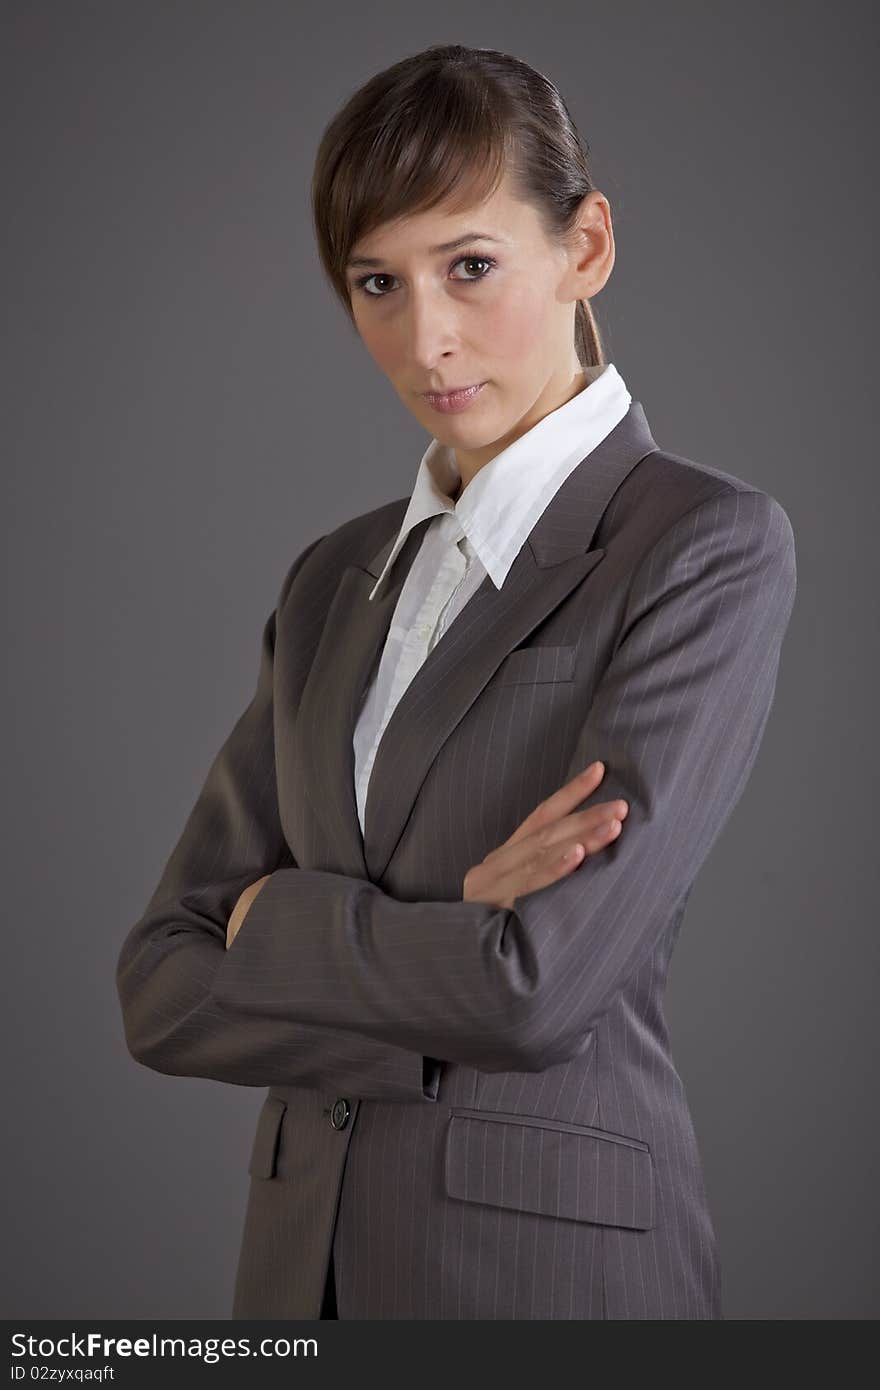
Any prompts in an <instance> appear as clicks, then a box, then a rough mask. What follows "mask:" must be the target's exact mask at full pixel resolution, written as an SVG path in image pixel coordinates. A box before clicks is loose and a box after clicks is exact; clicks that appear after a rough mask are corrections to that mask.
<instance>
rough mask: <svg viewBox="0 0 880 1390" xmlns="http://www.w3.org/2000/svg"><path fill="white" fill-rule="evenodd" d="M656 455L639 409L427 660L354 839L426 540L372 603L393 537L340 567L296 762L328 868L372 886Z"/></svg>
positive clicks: (303, 709)
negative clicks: (357, 750) (457, 733)
mask: <svg viewBox="0 0 880 1390" xmlns="http://www.w3.org/2000/svg"><path fill="white" fill-rule="evenodd" d="M656 448H657V445H656V444H655V442H654V440H653V438H652V437H651V433H650V430H649V428H648V424H647V421H646V419H645V415H644V411H643V410H642V407H641V405H640V404H639V402H638V401H633V402H632V403H631V404H630V408H629V411H628V412H627V414H626V415H625V416H624V418H623V419H622V420H621V421H620V423H619V424H618V425H617V426H616V427H615V428H614V429H613V430H612V431H611V433H610V434H608V435H607V436H606V437H605V439H604V440H602V442H601V443H600V444H599V445H598V446H597V447H596V448H595V449H594V450H593V451H592V452H591V453H590V454H589V455H587V457H586V458H585V459H584V460H583V461H582V462H581V463H580V464H579V465H578V467H577V468H575V469H574V470H573V471H572V472H571V473H570V474H569V476H568V478H567V479H566V480H565V482H564V483H563V485H562V486H561V487H560V489H559V490H558V491H557V493H556V495H555V496H554V497H553V499H552V500H551V502H550V503H549V505H548V506H547V507H546V509H545V511H544V513H543V514H542V516H541V517H540V518H539V520H538V522H537V524H536V525H535V526H534V528H533V529H532V532H531V534H530V535H529V537H528V540H527V541H526V543H525V544H524V545H523V547H522V549H521V550H520V552H519V554H518V555H517V557H516V560H515V561H514V563H513V565H512V566H511V569H510V572H509V573H508V575H507V578H506V579H505V582H504V584H503V585H502V587H501V589H496V588H495V585H494V583H493V582H492V580H491V578H490V577H489V576H488V575H487V576H486V578H485V579H484V581H483V583H482V584H481V585H480V587H479V589H477V591H476V593H474V594H473V595H472V597H471V598H470V600H469V601H468V603H467V604H466V605H465V607H464V608H463V609H462V611H461V612H460V613H459V614H458V615H457V616H456V618H455V619H454V620H453V622H452V623H451V624H450V625H449V627H448V628H447V629H446V631H445V632H444V633H443V635H442V637H441V638H440V639H439V641H438V642H437V644H436V646H435V647H434V648H433V649H432V651H430V652H429V653H428V656H427V657H426V658H425V660H424V662H423V663H422V665H421V666H420V667H419V669H418V671H417V672H416V674H415V676H414V677H413V679H412V680H411V682H410V684H409V686H408V687H407V689H406V690H405V691H404V693H403V695H402V696H401V698H400V700H399V701H398V703H397V705H396V707H395V709H394V712H393V714H392V716H391V718H390V720H389V721H388V724H387V725H386V727H385V731H384V733H383V735H382V739H381V741H380V743H379V747H378V749H377V752H376V757H375V760H374V763H373V768H372V771H371V775H370V781H369V787H368V794H367V803H366V812H365V834H364V836H363V837H362V836H361V831H360V824H359V821H358V815H357V802H356V798H355V790H354V750H353V742H352V740H353V736H354V729H355V724H356V721H357V716H358V711H359V709H360V704H361V697H362V695H363V694H364V691H365V689H366V686H367V682H368V680H369V679H370V678H371V676H372V672H373V668H374V664H375V662H376V660H377V659H378V657H379V655H380V653H381V650H382V647H383V646H384V642H385V638H386V636H387V634H388V629H389V627H390V625H391V619H392V616H393V614H394V609H395V607H396V604H397V600H398V598H399V597H400V592H401V590H402V588H403V584H404V582H405V580H406V576H407V574H408V572H409V568H410V565H411V564H412V562H413V559H414V558H415V555H416V553H417V551H418V548H419V546H420V544H421V540H422V537H423V535H424V527H425V526H426V525H427V524H428V523H424V524H423V525H420V526H418V527H416V528H415V530H414V531H413V532H411V534H410V535H409V536H408V537H407V542H406V545H405V546H404V547H403V549H402V550H401V553H400V555H399V556H398V557H397V560H396V562H395V564H394V566H393V568H392V570H391V572H390V573H389V575H388V576H386V580H385V583H384V584H383V586H382V588H381V589H380V591H379V593H378V594H377V595H376V598H375V599H373V600H372V601H370V599H369V594H370V592H371V591H372V589H373V587H374V585H375V583H376V579H377V578H378V576H379V574H380V573H381V570H382V566H383V565H384V563H385V560H386V559H387V556H388V554H389V552H390V550H391V547H392V545H393V543H394V540H395V537H396V534H397V533H396V530H395V532H394V533H393V534H392V535H391V536H389V537H388V538H387V540H386V541H385V542H384V543H383V545H382V547H381V548H380V550H379V551H378V553H377V554H376V555H374V556H373V557H372V558H371V559H370V560H369V562H368V563H367V564H366V565H365V566H360V565H354V564H352V565H348V566H347V567H346V569H345V570H344V571H343V575H342V579H341V581H340V584H339V587H338V589H337V591H336V594H335V595H334V598H333V602H332V604H331V606H330V610H329V612H328V615H327V619H326V622H325V624H324V629H323V632H322V635H321V640H320V643H319V645H318V649H317V651H316V654H315V658H314V661H313V663H312V667H311V670H310V672H309V676H308V679H307V681H306V684H305V687H304V689H303V692H302V697H301V701H300V711H299V718H298V720H297V729H298V737H297V759H298V765H299V767H300V769H301V775H302V778H303V783H304V792H305V794H306V796H307V799H308V801H309V803H310V805H311V806H312V808H313V809H314V811H315V813H316V814H317V815H318V816H319V817H320V819H321V821H322V824H323V826H324V829H325V831H326V832H327V835H328V836H329V838H330V842H331V844H332V845H333V850H334V854H333V866H332V867H333V869H334V870H335V871H336V872H338V873H346V874H349V875H350V876H352V877H356V878H369V879H370V880H371V881H372V882H379V880H380V879H381V878H382V875H383V874H384V872H385V869H386V868H387V866H388V862H389V860H390V859H391V856H392V855H393V853H394V850H395V848H396V847H397V844H398V842H399V840H400V837H401V835H402V834H403V831H404V828H405V826H406V822H407V820H408V818H409V815H410V813H411V811H412V808H413V804H414V802H415V800H416V798H417V796H418V794H419V790H420V788H421V786H422V783H423V782H424V780H425V777H426V775H427V773H428V771H429V769H430V767H431V764H432V763H433V761H434V759H435V758H436V756H437V754H438V752H439V751H440V749H441V747H442V746H443V744H444V742H445V741H446V739H447V738H449V736H450V734H451V733H452V732H453V730H454V729H455V727H456V725H457V724H458V722H459V720H460V719H462V718H463V716H464V714H465V713H466V712H467V710H468V709H469V708H470V706H471V705H472V704H473V702H474V700H476V698H477V696H478V695H479V694H480V691H481V690H482V689H483V687H484V686H485V685H486V683H487V681H488V680H489V679H490V677H491V676H492V675H493V673H494V672H495V671H496V670H497V668H498V666H499V665H500V663H501V662H502V661H503V659H504V657H505V656H507V654H508V653H509V652H510V651H512V650H513V648H514V647H516V646H517V645H518V644H519V643H520V642H522V641H524V640H525V639H526V638H527V637H528V635H529V633H530V632H532V631H533V629H534V628H536V627H537V626H538V625H539V624H540V623H542V622H543V621H544V619H545V618H546V617H547V616H548V615H549V614H550V613H551V612H552V611H553V610H554V608H556V607H557V606H558V605H559V604H560V603H561V602H562V601H563V599H564V598H565V597H566V596H567V595H568V594H569V593H571V591H572V589H574V587H575V586H576V585H577V584H579V583H580V582H581V581H582V580H583V579H585V578H586V576H587V575H588V574H589V573H590V571H591V570H593V569H594V568H595V567H596V566H597V565H598V564H599V563H600V562H601V560H602V557H603V555H604V553H605V552H604V550H603V549H602V548H601V547H593V546H592V541H593V537H594V535H595V532H596V529H597V527H598V525H599V522H600V521H601V519H602V515H603V513H604V511H605V509H606V507H607V506H608V503H609V502H610V500H611V498H612V496H613V495H614V493H615V492H616V491H617V489H618V487H619V486H620V484H621V483H622V482H623V479H624V478H625V477H626V475H627V474H628V473H629V472H630V470H631V469H632V468H634V467H635V465H636V464H637V463H638V462H640V460H641V459H642V458H644V457H645V455H646V454H648V453H650V452H652V451H653V450H655V449H656Z"/></svg>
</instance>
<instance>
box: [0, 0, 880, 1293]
mask: <svg viewBox="0 0 880 1390" xmlns="http://www.w3.org/2000/svg"><path fill="white" fill-rule="evenodd" d="M2 27H3V31H4V32H3V50H4V52H5V59H4V62H3V67H4V71H3V73H2V79H3V80H2V83H0V92H2V96H0V100H2V107H3V110H2V114H3V120H2V132H3V134H2V138H3V142H4V171H3V187H4V192H5V195H6V196H5V198H4V203H5V204H6V208H5V212H4V217H3V222H2V237H3V256H2V274H3V286H2V288H3V303H4V307H5V334H4V342H3V354H4V356H3V364H2V366H3V384H4V387H5V395H6V399H5V402H4V409H3V425H4V433H5V436H6V442H5V448H4V451H3V453H4V465H5V466H4V479H5V483H6V500H5V505H4V508H3V515H4V518H5V523H6V524H5V536H4V541H5V555H6V562H7V574H6V579H7V585H6V595H7V601H6V605H5V625H4V626H5V632H4V646H5V653H6V658H7V682H6V690H5V696H4V700H5V706H6V708H5V719H4V728H5V729H6V731H7V733H8V737H7V740H6V749H5V773H4V783H5V797H4V834H3V845H4V849H5V855H4V858H5V863H4V869H3V883H4V899H5V912H4V925H5V936H6V945H5V950H4V965H5V970H4V984H5V988H4V995H5V999H6V1007H5V1010H4V1038H3V1046H4V1053H5V1062H6V1065H5V1067H4V1074H5V1078H6V1115H5V1119H6V1126H5V1129H6V1143H5V1144H4V1146H3V1182H4V1190H5V1192H6V1195H7V1199H8V1202H7V1206H8V1215H7V1219H6V1223H5V1226H6V1230H7V1239H6V1245H5V1260H4V1266H3V1293H2V1315H3V1316H5V1317H17V1318H22V1317H27V1318H85V1317H95V1316H100V1317H101V1318H105V1319H106V1318H123V1317H143V1318H159V1317H167V1316H178V1317H183V1316H192V1317H226V1316H227V1315H228V1310H229V1306H230V1300H231V1291H232V1280H233V1274H234V1265H235V1259H236V1255H237V1251H238V1242H239V1238H240V1233H241V1222H242V1219H243V1214H244V1203H245V1197H246V1189H247V1179H246V1164H247V1152H248V1147H249V1144H250V1140H251V1136H252V1133H253V1124H254V1119H255V1116H256V1112H257V1109H258V1106H259V1103H260V1101H261V1099H262V1097H263V1094H264V1092H263V1091H262V1090H260V1091H254V1092H253V1093H250V1092H249V1089H245V1088H240V1089H239V1088H230V1087H228V1086H223V1085H220V1084H218V1083H214V1082H207V1081H202V1080H197V1079H190V1078H172V1077H165V1076H161V1075H159V1074H156V1073H153V1072H150V1071H148V1070H146V1069H145V1068H142V1067H139V1066H138V1065H137V1064H136V1063H135V1062H133V1061H132V1060H131V1059H130V1057H129V1056H128V1053H127V1051H126V1049H125V1045H124V1041H123V1036H122V1025H121V1017H120V1013H119V1009H118V1004H117V1000H116V994H115V985H114V968H115V961H116V955H117V952H118V949H119V947H120V945H121V942H122V939H123V936H124V935H125V933H126V931H127V930H128V927H129V926H130V925H131V923H133V922H134V920H135V919H136V918H137V917H138V916H139V915H140V913H141V911H142V910H143V906H144V904H145V902H146V900H147V898H148V896H149V894H150V893H151V891H152V889H153V887H154V885H155V883H156V882H157V881H158V877H159V874H160V871H161V868H162V866H163V864H164V861H165V858H166V856H167V855H168V853H169V852H170V850H171V848H172V845H173V844H174V842H175V840H176V838H177V836H178V834H179V833H180V831H181V829H182V827H183V823H184V820H185V817H186V815H187V813H188V811H189V809H190V807H191V805H192V803H193V801H194V800H195V797H196V795H197V793H198V790H199V787H200V786H201V783H202V780H203V778H204V775H205V773H206V772H207V768H208V766H209V764H210V761H211V759H212V758H213V756H214V754H215V752H216V751H217V749H218V748H219V746H220V744H221V743H222V741H223V739H224V738H225V736H226V734H227V733H228V731H229V729H230V728H231V726H232V724H233V722H234V721H235V719H236V718H237V717H238V714H239V713H240V712H241V711H242V709H243V708H244V706H245V705H246V704H247V702H248V701H249V699H250V697H251V694H252V693H253V689H254V686H255V683H256V674H257V662H258V649H259V638H260V632H261V628H262V623H263V621H264V619H265V617H266V615H267V613H268V612H269V610H270V609H271V607H272V604H273V603H274V601H275V597H276V593H277V589H278V586H279V585H280V582H281V579H282V577H283V575H284V573H285V571H286V569H287V567H288V565H289V564H290V562H291V561H292V559H293V558H294V557H295V556H296V555H297V554H298V553H299V551H300V550H301V549H302V548H303V547H304V546H305V545H306V544H307V543H308V542H309V541H310V540H312V539H314V538H315V537H316V536H318V535H319V534H322V533H324V532H325V531H327V530H328V529H330V528H331V527H333V526H336V525H337V524H339V523H340V522H342V521H343V520H345V519H346V518H348V517H350V516H353V515H355V514H357V513H360V512H362V511H366V510H368V509H370V508H372V507H374V506H378V505H379V504H380V503H382V502H384V501H388V500H390V499H391V498H394V497H400V496H403V495H404V494H406V493H408V492H409V490H410V488H411V486H412V483H413V480H414V477H415V470H416V467H417V464H418V460H419V458H420V456H421V453H422V451H423V449H424V448H425V446H426V444H427V436H426V435H425V434H424V432H423V431H422V430H421V428H420V426H419V425H418V424H417V423H416V421H415V420H414V419H413V418H412V417H410V416H409V415H408V414H407V413H406V412H405V411H404V409H403V407H402V405H401V403H400V401H399V400H398V398H397V397H396V396H395V395H394V392H393V390H392V388H391V387H390V385H389V384H388V383H387V382H386V381H385V379H384V377H382V375H381V373H380V372H379V371H378V369H377V368H376V367H375V366H374V364H373V363H372V361H371V359H370V358H369V356H368V354H367V352H366V350H365V349H364V348H363V347H362V345H361V344H360V342H359V341H358V339H357V337H356V336H355V334H354V333H353V331H352V330H351V329H349V327H348V325H347V323H346V321H345V320H344V317H343V315H342V312H341V310H340V309H339V308H338V306H337V305H336V303H335V302H334V301H333V300H332V298H331V296H330V292H329V289H328V288H327V287H326V286H325V284H324V282H323V280H322V278H321V275H320V272H319V268H318V261H317V254H316V251H315V248H314V245H313V240H312V232H311V226H310V222H309V210H308V182H309V178H310V175H311V170H312V163H313V160H314V155H315V151H316V148H317V142H318V139H319V136H320V133H321V130H322V129H323V127H324V125H325V123H326V122H327V121H328V120H329V119H330V117H331V116H332V114H333V113H334V111H335V110H336V109H337V108H338V106H339V105H340V104H341V103H342V102H343V101H344V100H345V99H346V98H347V96H348V95H349V94H350V93H351V91H353V90H354V88H355V87H356V86H357V85H359V84H360V83H361V82H362V81H364V80H365V79H366V78H367V77H368V76H369V75H371V74H372V73H373V72H375V71H377V70H378V69H379V68H381V67H384V66H386V65H387V64H388V63H390V62H393V61H395V60H396V59H397V58H400V57H403V56H404V55H406V54H408V53H413V52H416V51H417V50H419V49H421V48H423V47H425V46H427V45H428V44H429V43H434V42H463V43H468V44H473V45H478V46H486V47H497V48H502V49H506V50H508V51H510V52H512V53H515V54H516V55H518V56H520V57H522V58H524V59H525V60H526V61H528V62H530V63H531V64H532V65H533V66H535V67H537V68H539V69H540V70H542V71H544V72H546V73H547V74H548V75H549V76H550V77H551V78H552V79H553V80H554V81H555V82H556V83H557V85H558V86H559V88H560V90H561V92H562V94H563V96H564V97H565V99H566V101H567V102H568V104H569V107H570V109H571V111H572V114H573V115H574V118H575V120H576V122H577V124H578V126H579V128H580V130H581V133H582V135H583V136H584V137H585V138H586V139H587V140H588V141H589V143H590V146H591V150H592V158H593V172H594V178H595V182H596V185H597V187H599V188H601V189H602V190H603V192H605V193H606V195H607V196H608V198H609V201H610V203H611V208H612V214H613V219H614V226H615V234H616V242H617V262H616V265H615V269H614V272H613V275H612V278H611V280H610V282H609V284H608V286H607V287H606V289H605V290H604V291H603V293H602V294H601V295H600V296H598V297H597V299H596V300H595V301H594V307H595V308H596V310H597V312H598V316H599V321H600V325H601V327H602V329H603V330H604V333H605V340H606V348H607V355H608V358H609V360H611V361H613V362H614V363H615V364H616V365H617V367H618V369H619V370H620V372H621V374H622V375H623V377H624V379H625V380H626V382H627V384H628V386H629V388H630V390H631V392H632V394H633V396H634V397H635V398H636V399H637V400H639V401H641V402H642V404H643V406H644V408H645V411H646V413H647V416H648V421H649V424H650V426H651V428H652V432H653V434H654V436H655V438H656V439H657V441H658V443H659V444H660V445H661V446H662V447H664V448H666V449H669V450H672V451H674V452H676V453H679V454H683V455H685V456H686V457H690V458H693V459H696V460H698V461H700V462H702V463H707V464H709V465H711V466H714V467H719V468H722V469H727V470H730V471H732V472H734V473H737V474H738V475H739V476H741V477H744V478H746V479H748V480H749V481H751V482H753V483H754V485H755V486H757V487H759V488H762V489H764V490H766V491H769V492H770V493H772V494H773V495H774V496H775V497H777V498H778V499H779V501H780V502H782V504H783V506H784V507H785V508H786V510H787V511H788V513H789V516H790V517H791V520H792V524H793V526H794V529H795V535H796V539H797V546H798V573H799V585H798V598H797V603H796V606H795V611H794V616H793V618H792V622H791V626H790V628H789V633H788V636H787V638H786V643H785V646H784V649H783V656H782V664H781V671H780V677H779V683H778V687H777V695H776V704H775V706H774V710H773V713H772V714H771V718H770V722H769V725H768V728H767V733H766V737H765V741H764V745H763V748H762V751H761V754H760V756H759V759H758V763H757V766H756V769H755V771H754V773H753V775H752V778H751V781H750V783H749V785H748V787H747V789H746V792H745V793H744V795H743V797H742V800H741V802H740V803H739V805H738V807H737V809H736V811H735V813H734V815H733V817H732V819H731V821H730V823H729V825H728V827H727V829H726V831H725V833H724V835H723V836H722V838H721V840H720V842H719V844H718V846H717V847H716V849H715V850H714V851H713V853H712V855H711V857H710V860H709V862H708V863H707V865H706V867H705V869H704V870H703V873H702V874H701V876H700V878H699V880H698V882H697V886H696V887H695V889H694V891H693V893H692V895H691V899H690V903H689V906H688V911H687V916H686V918H685V924H684V928H683V932H682V937H681V939H680V942H679V944H678V948H677V951H676V955H675V957H674V960H673V968H672V976H671V983H670V989H669V995H668V1001H669V1018H670V1024H671V1027H672V1033H673V1049H674V1055H675V1057H676V1061H677V1064H678V1067H679V1070H680V1071H681V1073H682V1076H683V1077H684V1080H685V1083H686V1085H687V1088H688V1094H689V1098H690V1103H691V1108H692V1112H693V1115H694V1120H695V1124H696V1126H697V1132H698V1135H699V1138H700V1144H701V1150H702V1153H703V1156H704V1163H705V1169H706V1178H707V1185H708V1188H709V1195H710V1201H711V1203H712V1207H713V1212H714V1216H715V1222H716V1228H717V1232H718V1237H719V1243H720V1251H721V1259H722V1271H723V1278H724V1288H725V1312H726V1316H727V1317H728V1318H760V1319H765V1318H770V1319H792V1318H793V1319H839V1318H849V1319H861V1318H874V1317H876V1316H877V1312H878V1302H880V1299H878V1289H877V1277H876V1259H875V1252H874V1244H875V1239H876V1234H877V1200H876V1174H877V1171H878V1142H877V1120H876V1112H877V1101H876V1097H877V1085H876V1074H875V1072H876V1067H875V1062H876V1047H875V1028H874V1018H875V1013H876V1008H875V993H876V984H877V917H878V914H877V898H878V875H877V858H878V855H877V849H876V834H875V799H874V788H875V785H876V781H877V773H878V760H877V756H876V752H875V740H874V732H875V729H874V723H873V721H871V720H869V709H870V707H871V706H872V705H874V707H875V708H876V699H877V671H876V655H877V643H876V636H877V624H876V593H877V588H878V572H877V565H876V558H875V557H876V552H877V539H876V531H877V521H878V508H877V501H878V497H877V493H878V488H877V449H876V425H875V418H874V417H875V410H876V391H875V378H876V373H877V367H878V362H877V354H876V348H875V344H876V332H875V325H876V315H877V308H878V305H877V295H876V290H877V276H876V271H875V254H876V253H875V247H876V211H877V198H876V193H875V188H874V177H873V171H874V166H875V158H876V154H875V144H874V142H873V141H872V140H870V131H871V130H872V129H873V128H875V126H876V120H877V110H876V98H875V96H874V91H873V90H872V64H871V59H872V57H873V54H874V53H875V52H876V21H875V20H874V18H873V16H872V15H871V12H870V9H869V7H868V6H867V5H865V6H861V5H857V4H849V5H846V4H845V5H843V6H842V7H840V6H838V7H834V8H832V7H831V6H829V5H815V4H781V3H777V4H773V3H771V4H769V5H767V4H761V5H759V4H753V3H747V4H743V3H726V4H716V5H712V6H706V5H704V4H697V3H694V4H690V3H688V4H684V3H678V4H666V5H662V6H658V5H656V4H653V3H650V2H649V0H646V3H620V4H616V5H614V6H610V7H609V6H608V5H606V4H602V5H599V4H592V3H584V0H581V3H578V4H576V5H575V4H559V3H556V4H554V3H550V4H542V5H540V6H534V7H531V8H530V9H523V10H522V11H521V12H519V13H517V12H515V11H511V9H510V8H509V7H507V6H501V5H492V4H489V5H484V6H481V7H477V8H475V7H474V6H473V4H466V5H465V4H462V3H460V2H459V0H448V2H447V3H446V4H445V5H444V6H443V11H442V15H439V16H438V17H435V18H431V16H430V13H429V10H428V7H413V6H411V5H391V4H386V5H381V4H380V5H378V6H376V7H374V8H372V9H363V8H362V7H359V6H357V5H355V4H354V3H352V2H351V0H349V3H345V4H337V5H335V6H333V7H330V6H327V7H324V8H320V7H319V8H318V9H317V10H316V9H315V7H308V8H307V9H306V10H303V9H302V7H301V6H297V5H295V4H293V3H280V0H279V2H278V3H265V0H263V2H261V3H255V0H249V3H247V4H245V3H243V0H242V3H238V4H231V3H192V2H190V0H177V2H176V3H157V2H156V0H149V3H101V4H94V3H89V4H86V3H66V4H61V3H33V4H7V5H6V6H5V8H4V12H3V26H2Z"/></svg>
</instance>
